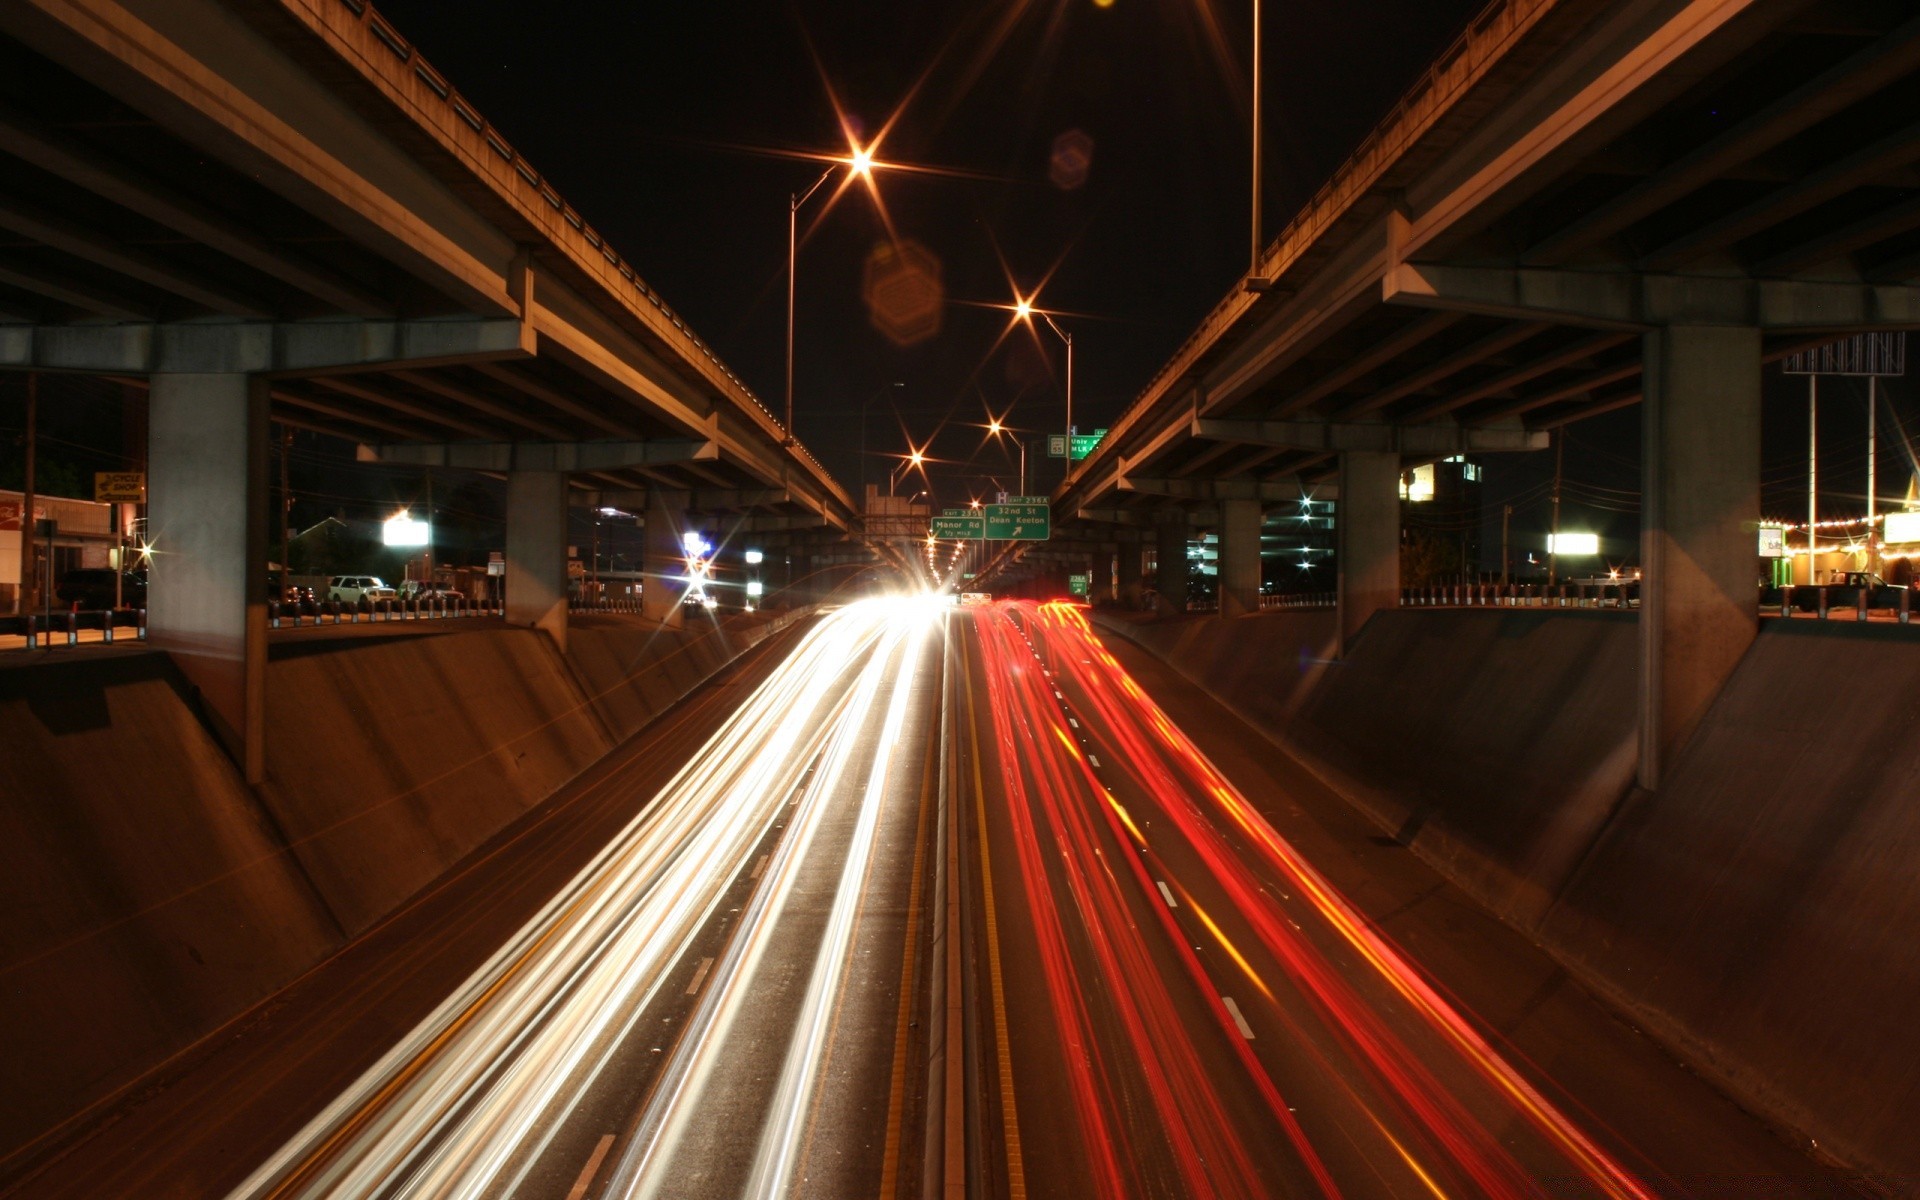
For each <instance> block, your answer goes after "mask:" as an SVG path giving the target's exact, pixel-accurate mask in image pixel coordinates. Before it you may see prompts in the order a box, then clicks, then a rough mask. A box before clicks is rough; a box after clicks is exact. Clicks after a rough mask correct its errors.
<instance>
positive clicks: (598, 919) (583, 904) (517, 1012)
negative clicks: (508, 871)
mask: <svg viewBox="0 0 1920 1200" xmlns="http://www.w3.org/2000/svg"><path fill="white" fill-rule="evenodd" d="M944 611H945V606H944V605H943V604H940V603H939V602H938V601H937V599H930V598H915V599H895V600H869V601H863V602H861V603H858V604H853V605H849V606H846V607H844V608H841V609H839V610H837V611H836V612H833V613H831V614H830V615H828V616H826V617H824V618H823V619H822V620H821V621H820V622H819V624H818V625H816V626H815V628H814V629H813V630H811V631H810V632H809V633H808V634H807V636H806V637H805V638H804V639H803V640H802V642H801V644H800V645H799V646H798V647H796V648H795V650H794V651H793V653H792V655H791V657H790V658H789V659H788V660H787V661H786V662H785V663H783V664H782V665H781V666H780V667H779V668H777V669H776V670H775V671H774V673H773V674H772V675H771V676H770V677H769V678H768V679H767V680H766V681H765V682H764V683H763V684H762V685H761V686H760V687H759V688H758V689H756V690H755V692H754V693H753V695H752V696H750V697H749V698H748V699H747V701H746V702H745V703H744V704H743V705H742V706H741V707H740V708H739V710H738V711H737V712H735V713H734V715H733V716H732V717H730V718H729V719H728V721H727V722H726V723H725V724H724V725H723V726H722V727H721V729H720V730H719V732H717V733H716V734H715V735H714V736H713V738H712V739H710V740H709V741H708V742H707V744H706V745H705V746H704V747H702V748H701V750H700V751H699V752H698V753H697V754H695V755H694V757H693V759H692V760H691V761H689V762H688V763H687V765H686V766H685V767H684V768H682V769H681V771H680V772H679V773H678V774H677V775H676V776H675V778H674V779H673V781H672V782H670V783H669V784H668V785H667V786H666V787H665V788H664V789H663V790H662V791H661V792H660V793H659V795H658V796H656V797H655V798H654V800H653V801H652V802H651V803H650V804H649V805H648V806H647V808H646V810H645V811H644V812H643V813H642V814H641V815H640V816H639V817H637V818H636V819H635V820H634V821H633V822H631V823H630V824H629V825H628V826H627V827H626V828H625V829H624V830H622V831H621V833H620V834H619V836H617V837H616V838H615V839H614V840H613V841H612V842H611V843H610V844H609V845H608V846H607V847H606V848H605V849H604V850H602V851H601V852H600V853H599V854H598V855H597V856H596V857H595V858H594V860H593V861H592V862H591V863H590V864H589V865H588V866H587V867H586V868H585V869H583V870H582V871H581V872H580V873H579V874H578V875H577V876H575V878H574V879H573V880H571V881H570V882H569V883H568V884H567V886H566V887H564V888H562V889H561V891H560V892H559V894H557V895H556V896H555V897H554V898H553V899H552V900H551V901H549V902H548V904H547V905H546V906H545V907H544V908H543V909H542V910H541V912H540V913H539V914H538V915H536V916H535V917H534V919H533V920H531V921H530V922H528V923H527V925H526V926H524V927H523V928H522V929H520V930H519V931H518V932H517V933H516V934H515V935H514V936H513V937H512V938H511V939H510V940H509V941H508V943H507V944H506V945H505V946H503V947H502V948H501V949H500V950H499V951H498V952H496V953H495V954H494V956H493V957H492V958H491V959H489V960H488V961H487V962H486V963H485V964H484V965H483V966H482V967H481V968H480V969H479V970H478V971H476V972H475V973H474V974H473V975H472V976H471V977H470V978H468V979H467V980H466V981H465V982H464V983H463V984H462V985H461V986H460V987H459V988H458V989H457V990H456V991H455V992H454V994H453V995H452V996H450V997H448V999H447V1000H446V1001H445V1002H443V1003H442V1004H441V1005H440V1006H439V1007H438V1008H437V1009H436V1010H435V1011H434V1012H433V1013H432V1014H431V1015H429V1016H428V1017H427V1018H426V1019H425V1020H424V1021H422V1022H421V1023H420V1024H419V1025H418V1026H417V1027H416V1028H414V1029H413V1030H412V1031H411V1032H410V1033H409V1034H408V1035H407V1036H406V1037H405V1038H403V1039H402V1040H401V1041H400V1043H399V1044H398V1045H396V1046H395V1047H394V1048H393V1049H392V1050H391V1051H389V1052H388V1053H387V1054H386V1055H385V1056H384V1057H383V1058H382V1059H381V1060H380V1061H379V1062H377V1063H376V1064H375V1065H374V1066H373V1067H372V1068H370V1069H369V1070H368V1071H367V1072H366V1073H365V1074H364V1075H362V1077H361V1078H360V1079H359V1080H358V1081H356V1082H355V1084H354V1085H353V1086H352V1087H350V1088H348V1089H347V1091H345V1092H344V1093H343V1094H342V1095H340V1096H339V1097H337V1098H336V1099H335V1100H334V1101H333V1102H332V1103H331V1104H329V1105H328V1106H327V1107H326V1108H325V1109H324V1110H323V1111H322V1112H321V1113H320V1114H319V1115H318V1116H316V1117H315V1118H314V1119H313V1120H312V1121H311V1122H310V1123H309V1124H308V1125H307V1127H306V1128H305V1129H303V1130H302V1131H301V1132H300V1133H299V1134H298V1135H296V1136H295V1137H294V1138H293V1139H292V1140H290V1141H289V1142H288V1143H287V1144H286V1145H285V1146H284V1147H282V1148H281V1150H280V1151H279V1152H278V1153H276V1154H275V1155H274V1156H273V1157H272V1158H271V1159H270V1160H269V1161H268V1162H266V1163H265V1164H263V1165H262V1166H261V1167H260V1168H259V1169H258V1170H257V1171H255V1172H254V1174H253V1175H252V1176H250V1177H249V1178H248V1179H247V1180H246V1181H245V1182H244V1183H243V1184H242V1185H241V1186H240V1187H239V1188H237V1189H236V1190H235V1191H234V1192H233V1193H231V1196H230V1200H243V1198H244V1200H253V1198H259V1197H295V1196H299V1197H322V1196H325V1197H375V1196H379V1197H418V1196H434V1197H456V1196H457V1197H480V1196H489V1195H508V1194H513V1193H514V1192H516V1191H517V1190H518V1189H519V1187H520V1185H521V1183H522V1182H523V1181H525V1179H526V1177H527V1173H528V1171H529V1170H531V1168H532V1167H533V1165H534V1164H535V1163H536V1162H537V1161H538V1159H539V1158H540V1155H541V1152H542V1151H543V1150H544V1149H545V1147H546V1146H547V1145H548V1144H549V1142H550V1141H551V1140H552V1138H553V1137H554V1136H555V1134H556V1133H557V1132H558V1130H559V1129H560V1128H561V1127H562V1125H563V1124H564V1122H565V1119H566V1117H567V1116H568V1115H569V1114H570V1113H572V1112H573V1111H574V1110H575V1109H576V1108H577V1107H578V1105H579V1103H580V1101H581V1099H582V1097H584V1096H585V1095H586V1094H587V1092H588V1090H589V1089H590V1088H591V1087H592V1086H593V1084H594V1083H595V1081H596V1080H597V1079H598V1078H599V1076H600V1073H601V1071H602V1069H603V1068H604V1067H605V1066H606V1065H607V1063H608V1061H609V1059H610V1058H611V1057H612V1056H613V1055H614V1053H615V1051H616V1050H617V1049H618V1048H619V1047H620V1045H621V1044H622V1042H624V1041H625V1040H626V1037H627V1035H628V1034H629V1033H631V1032H632V1031H633V1030H634V1027H635V1026H636V1024H637V1023H638V1022H639V1021H640V1020H641V1018H642V1017H643V1016H644V1015H645V1013H646V1012H647V1010H648V1008H649V1006H650V1005H651V1004H652V1002H653V1001H654V1000H655V998H656V997H660V996H665V997H666V998H669V999H678V998H679V995H680V994H681V993H680V988H679V987H672V986H670V984H671V983H673V982H676V981H678V980H682V979H684V978H686V976H685V974H684V973H682V972H680V971H679V969H678V968H679V967H680V965H681V963H682V960H683V958H684V957H685V956H686V953H687V951H688V950H689V949H690V948H691V945H692V943H693V942H694V941H695V939H696V938H697V937H698V936H699V934H700V933H701V932H702V931H703V930H704V929H706V928H707V927H708V925H709V921H710V919H711V918H713V917H714V916H715V915H716V911H717V909H718V906H719V904H720V902H721V900H722V899H723V897H724V896H725V895H726V893H727V891H728V889H729V888H730V887H731V886H732V885H733V883H734V882H735V881H736V879H738V878H739V877H740V876H741V875H742V874H743V873H744V872H745V871H746V869H747V867H748V864H749V863H751V862H753V861H754V860H755V858H756V857H757V856H758V854H759V852H760V848H761V844H762V842H763V841H764V840H765V839H766V836H767V834H768V833H769V832H770V831H771V830H772V828H773V826H774V824H775V822H776V821H777V820H779V819H781V817H782V816H783V815H791V816H792V818H793V820H792V825H791V827H790V828H788V829H786V830H785V831H784V833H783V834H782V836H781V837H780V838H779V840H778V843H777V845H776V846H775V848H774V849H773V853H772V858H771V860H770V861H769V862H768V863H767V864H766V866H765V868H764V870H763V871H762V872H761V876H760V878H759V879H758V880H757V881H755V882H754V884H753V887H754V892H753V898H752V900H751V901H750V902H749V905H748V907H747V910H746V911H745V912H743V914H742V917H741V922H740V925H739V927H738V932H737V934H736V935H735V936H733V937H732V938H731V939H730V941H729V944H728V946H727V948H726V950H725V951H724V952H722V954H721V956H720V958H719V959H718V961H715V962H714V963H712V964H711V968H710V969H708V970H706V971H704V972H703V976H702V980H701V983H700V986H699V989H698V990H699V993H700V995H699V999H698V1000H697V1001H696V1007H695V1012H694V1015H693V1017H692V1018H691V1020H690V1024H689V1027H688V1029H687V1030H686V1031H685V1033H684V1034H683V1035H682V1036H681V1037H680V1039H679V1041H678V1043H677V1046H676V1049H675V1052H674V1055H673V1056H672V1058H671V1059H670V1060H669V1062H668V1063H667V1064H665V1067H664V1069H663V1076H662V1081H661V1083H660V1084H659V1085H658V1086H656V1087H655V1088H654V1089H653V1101H652V1103H651V1105H650V1106H649V1109H648V1111H647V1112H646V1113H644V1114H643V1115H642V1119H641V1121H640V1124H639V1127H638V1128H639V1130H640V1133H639V1135H638V1136H636V1137H634V1138H632V1139H631V1141H630V1143H629V1144H628V1145H627V1146H625V1147H623V1148H622V1149H621V1151H620V1154H619V1165H618V1166H617V1167H616V1169H615V1171H614V1174H613V1184H614V1186H612V1187H610V1188H609V1189H608V1190H607V1192H606V1194H608V1195H653V1194H660V1189H661V1188H662V1187H663V1186H665V1185H666V1180H667V1179H668V1178H669V1175H668V1174H667V1173H666V1167H667V1165H668V1164H669V1163H670V1162H671V1160H672V1159H673V1150H674V1148H675V1147H676V1146H677V1145H678V1144H679V1142H680V1141H681V1140H682V1138H683V1136H684V1133H685V1131H686V1129H687V1128H688V1126H689V1122H692V1121H694V1120H695V1119H696V1115H697V1112H698V1109H699V1098H700V1095H701V1089H702V1087H703V1085H704V1083H705V1081H706V1079H707V1078H708V1076H709V1075H710V1074H711V1072H712V1071H713V1070H714V1066H715V1063H716V1062H718V1061H719V1060H720V1056H721V1055H722V1054H723V1053H725V1052H726V1051H727V1044H726V1034H727V1031H728V1029H729V1028H730V1027H731V1026H732V1025H733V1024H734V1023H735V1021H736V1019H737V1016H738V1014H739V1012H740V1010H741V1007H742V1006H743V1005H744V1003H745V995H746V992H747V991H748V989H749V986H750V984H751V981H752V978H753V969H754V967H755V966H756V965H758V963H759V962H760V960H761V959H762V958H763V957H765V955H766V954H767V952H768V948H769V942H770V940H771V939H772V936H773V930H774V929H775V927H776V925H777V924H778V922H779V919H780V916H781V914H782V912H783V910H784V909H785V907H786V904H787V901H788V900H789V898H790V897H791V896H792V895H793V891H794V884H795V879H796V878H797V876H798V874H799V871H800V869H801V867H802V865H803V864H804V863H806V862H807V859H808V855H809V852H810V851H812V850H813V849H814V847H815V843H816V841H817V840H818V835H819V833H820V830H821V828H822V825H823V823H824V821H825V819H826V818H827V817H828V816H829V815H830V814H833V815H844V814H846V813H847V812H848V809H847V806H849V805H855V806H858V807H857V808H856V809H854V810H853V816H854V820H853V822H852V827H853V834H852V838H851V842H850V844H849V845H848V846H847V847H846V848H845V849H844V850H839V849H838V847H836V851H837V852H840V853H844V855H845V857H844V860H841V861H837V862H836V863H835V864H833V865H835V866H838V868H839V869H838V872H837V876H838V880H839V891H838V892H837V893H836V894H835V896H834V898H833V902H832V909H831V915H830V917H829V920H828V926H827V928H828V934H827V936H826V937H824V938H823V939H822V940H821V942H820V944H819V946H818V949H817V952H816V953H815V954H814V960H813V963H812V969H811V977H810V979H809V980H808V981H807V984H806V987H805V990H804V999H803V1001H802V1002H801V1005H800V1009H799V1012H798V1014H797V1018H796V1021H795V1026H794V1030H793V1036H792V1038H791V1040H790V1041H789V1043H788V1045H787V1047H786V1052H785V1055H784V1065H783V1067H782V1070H781V1074H780V1078H779V1082H778V1084H777V1086H776V1087H775V1089H774V1090H773V1092H772V1093H771V1094H770V1095H769V1098H768V1106H767V1110H766V1113H765V1116H764V1119H763V1126H762V1129H761V1130H760V1132H759V1141H758V1145H757V1149H756V1152H755V1155H754V1158H753V1162H754V1163H755V1167H754V1181H755V1182H754V1187H755V1192H754V1194H756V1195H777V1194H782V1193H783V1191H784V1189H785V1187H786V1182H787V1179H788V1175H787V1171H788V1169H789V1165H790V1164H791V1162H792V1161H793V1160H794V1159H795V1157H796V1156H797V1155H798V1154H799V1153H800V1150H801V1146H800V1144H799V1143H800V1139H801V1138H802V1137H803V1136H804V1134H805V1129H806V1120H805V1113H806V1112H807V1111H808V1108H809V1106H810V1105H811V1104H812V1103H813V1101H814V1092H815V1090H816V1089H817V1087H818V1086H819V1080H818V1078H817V1076H816V1073H815V1072H816V1067H817V1064H818V1062H819V1060H820V1057H821V1054H822V1051H823V1047H824V1041H825V1039H826V1037H827V1036H828V1033H829V1030H830V1021H829V1020H828V1016H829V1015H830V1014H831V1013H832V1011H833V1009H834V1007H835V1005H836V1004H837V1003H838V1002H839V988H840V985H841V983H842V981H843V980H844V978H845V976H846V974H847V972H846V969H845V967H846V963H847V961H848V956H849V954H850V952H851V944H852V937H853V932H854V926H855V921H854V913H855V911H856V909H857V905H858V903H859V899H860V889H861V888H862V886H863V885H864V883H865V880H866V873H867V870H868V867H869V864H870V862H871V859H872V857H873V855H872V849H873V843H874V830H875V827H876V825H877V822H878V811H879V806H880V803H881V800H882V799H883V797H884V795H885V793H886V790H887V783H888V779H889V772H890V771H891V770H892V760H893V749H894V746H895V744H896V743H897V742H898V741H899V740H900V736H899V735H900V732H901V728H902V726H903V724H904V722H905V720H906V715H907V706H908V698H909V696H910V695H911V694H912V693H913V687H912V683H913V678H914V675H915V672H916V671H917V670H918V669H919V667H920V663H921V654H920V647H921V643H922V641H923V639H924V637H925V635H926V633H927V632H928V631H929V630H930V629H932V628H933V627H934V625H935V623H936V622H937V621H938V620H939V619H940V617H941V615H942V614H943V613H944ZM883 693H884V694H885V695H886V702H885V705H884V710H883V711H884V713H885V718H884V721H885V725H884V730H883V732H882V735H881V736H880V737H879V739H878V741H877V743H869V744H874V745H876V750H875V758H874V761H873V764H872V766H871V767H870V768H869V770H868V772H867V776H866V780H865V782H866V787H865V789H864V791H863V790H862V789H860V788H859V787H858V786H857V782H856V781H855V780H852V779H849V778H848V775H849V766H850V762H851V760H852V758H853V757H854V754H855V750H856V748H857V747H858V746H860V745H861V744H862V741H863V734H865V733H867V732H868V723H869V721H870V720H871V719H872V716H873V714H874V712H875V710H876V708H877V706H879V704H880V698H881V697H882V695H883ZM810 767H817V769H814V770H812V771H811V773H810V774H809V768H810ZM796 792H798V793H799V796H798V799H797V807H796V808H794V809H793V810H791V812H790V814H789V813H788V810H787V808H786V805H787V801H788V799H789V798H790V797H793V796H794V795H795V793H796ZM816 869H817V865H816ZM681 986H682V987H684V984H682V985H681ZM757 1052H759V1053H765V1048H764V1047H760V1048H757ZM776 1052H777V1051H776ZM751 1132H752V1131H749V1130H739V1131H736V1135H737V1136H740V1137H745V1136H748V1135H750V1134H751Z"/></svg>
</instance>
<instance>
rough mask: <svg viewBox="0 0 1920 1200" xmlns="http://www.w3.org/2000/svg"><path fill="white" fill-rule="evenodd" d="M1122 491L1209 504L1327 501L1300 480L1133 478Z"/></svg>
mask: <svg viewBox="0 0 1920 1200" xmlns="http://www.w3.org/2000/svg"><path fill="white" fill-rule="evenodd" d="M1120 490H1121V491H1123V492H1137V493H1139V494H1141V495H1143V496H1164V497H1166V498H1167V499H1169V500H1198V501H1201V502H1202V503H1207V504H1215V503H1220V502H1223V501H1228V500H1253V501H1257V502H1259V503H1261V504H1292V503H1297V502H1298V501H1299V500H1300V498H1301V497H1302V496H1306V495H1311V496H1314V497H1315V498H1321V499H1324V498H1325V489H1324V487H1315V486H1313V485H1311V484H1306V483H1303V482H1301V481H1300V480H1299V479H1151V478H1135V477H1134V476H1131V475H1129V476H1127V477H1125V478H1123V479H1121V481H1120Z"/></svg>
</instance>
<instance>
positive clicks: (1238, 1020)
mask: <svg viewBox="0 0 1920 1200" xmlns="http://www.w3.org/2000/svg"><path fill="white" fill-rule="evenodd" d="M1220 999H1221V1002H1222V1003H1224V1004H1225V1005H1226V1006H1227V1015H1228V1016H1230V1017H1232V1018H1233V1023H1234V1024H1235V1025H1238V1026H1239V1027H1240V1036H1241V1037H1243V1038H1245V1039H1247V1040H1248V1041H1252V1040H1253V1026H1251V1025H1249V1024H1247V1019H1246V1018H1245V1017H1243V1016H1241V1015H1240V1006H1239V1005H1238V1004H1235V1003H1234V1002H1233V997H1232V996H1222V997H1220Z"/></svg>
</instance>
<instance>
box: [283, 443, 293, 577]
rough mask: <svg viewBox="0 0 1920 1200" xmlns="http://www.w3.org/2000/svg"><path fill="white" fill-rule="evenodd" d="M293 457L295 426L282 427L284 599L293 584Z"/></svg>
mask: <svg viewBox="0 0 1920 1200" xmlns="http://www.w3.org/2000/svg"><path fill="white" fill-rule="evenodd" d="M292 457H293V426H291V425H282V426H281V427H280V588H281V595H282V597H283V598H284V596H285V595H286V589H287V587H288V586H289V585H290V584H291V583H292V582H293V489H292V488H291V487H290V486H289V484H288V483H287V478H288V473H289V472H288V468H287V460H288V459H289V458H292Z"/></svg>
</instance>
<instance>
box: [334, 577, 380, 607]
mask: <svg viewBox="0 0 1920 1200" xmlns="http://www.w3.org/2000/svg"><path fill="white" fill-rule="evenodd" d="M395 595H397V593H396V592H395V591H394V590H393V589H392V588H390V587H388V586H387V583H386V581H385V580H384V579H381V578H380V577H379V576H378V575H335V576H334V577H333V578H331V579H329V580H327V599H329V600H337V601H339V602H340V603H341V604H358V603H360V602H361V601H362V600H391V599H393V598H394V597H395Z"/></svg>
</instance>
